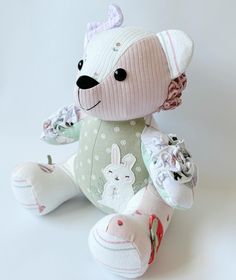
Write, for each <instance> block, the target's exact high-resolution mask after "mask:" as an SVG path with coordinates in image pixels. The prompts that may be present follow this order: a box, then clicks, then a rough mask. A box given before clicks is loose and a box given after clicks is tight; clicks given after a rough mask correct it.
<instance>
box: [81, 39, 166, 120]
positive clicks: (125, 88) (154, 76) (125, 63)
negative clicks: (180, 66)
mask: <svg viewBox="0 0 236 280" xmlns="http://www.w3.org/2000/svg"><path fill="white" fill-rule="evenodd" d="M118 68H123V69H125V70H126V72H127V78H126V79H125V80H124V81H121V82H120V81H117V80H116V79H115V78H114V71H115V70H116V69H118ZM170 82H171V77H170V72H169V69H168V63H167V60H166V57H165V54H164V51H163V49H162V47H161V44H160V42H159V40H158V38H157V37H156V36H155V35H153V36H149V37H147V38H145V39H142V40H140V41H138V42H136V43H134V44H133V45H132V46H131V47H129V48H128V49H127V50H126V52H125V53H124V54H123V55H122V56H121V58H120V59H119V60H118V62H117V64H116V65H115V67H114V69H113V71H111V73H110V74H109V75H108V76H107V77H106V78H105V80H103V81H102V82H101V83H100V84H99V85H97V86H95V87H93V88H91V89H87V90H80V91H79V99H80V105H81V106H82V107H83V108H84V109H88V108H91V107H93V106H94V105H95V104H97V103H98V102H100V103H99V104H98V105H97V106H95V107H94V108H93V109H91V110H89V111H86V110H85V112H86V113H87V114H89V115H92V116H94V117H98V118H99V119H102V120H110V121H112V120H116V121H121V120H129V119H135V118H139V117H143V116H146V115H149V114H151V113H153V112H156V111H159V108H160V107H161V105H162V104H163V103H164V101H165V100H166V98H167V95H168V86H169V84H170Z"/></svg>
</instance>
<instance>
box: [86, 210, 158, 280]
mask: <svg viewBox="0 0 236 280" xmlns="http://www.w3.org/2000/svg"><path fill="white" fill-rule="evenodd" d="M162 236H163V227H162V224H161V222H160V220H159V219H158V218H157V217H156V216H155V215H149V216H148V215H144V214H141V213H140V212H139V211H136V212H135V213H133V214H130V215H121V214H112V215H108V216H106V217H104V218H103V219H101V220H100V221H99V222H98V223H97V224H96V225H95V226H94V227H93V228H92V230H91V232H90V235H89V246H90V250H91V252H92V254H93V256H94V258H95V259H96V260H97V261H98V262H99V263H101V265H103V266H104V267H105V268H107V269H108V270H110V271H112V272H113V273H115V274H117V275H120V276H123V277H126V278H136V277H139V276H141V275H143V274H144V273H145V271H146V270H147V269H148V267H149V265H150V264H151V263H152V262H153V261H154V258H155V255H156V252H157V250H158V248H159V245H160V242H161V239H162Z"/></svg>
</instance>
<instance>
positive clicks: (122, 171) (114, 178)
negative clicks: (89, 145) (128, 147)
mask: <svg viewBox="0 0 236 280" xmlns="http://www.w3.org/2000/svg"><path fill="white" fill-rule="evenodd" d="M135 161H136V159H135V157H134V156H133V155H132V154H127V155H125V156H124V157H123V158H122V160H121V159H120V149H119V147H118V146H117V145H116V144H113V145H112V149H111V164H109V165H108V166H106V167H105V168H104V170H103V174H104V177H105V179H106V181H107V182H109V183H112V184H114V185H116V186H117V187H120V186H121V187H122V186H127V185H132V184H133V183H134V182H135V176H134V173H133V172H132V167H133V165H134V163H135Z"/></svg>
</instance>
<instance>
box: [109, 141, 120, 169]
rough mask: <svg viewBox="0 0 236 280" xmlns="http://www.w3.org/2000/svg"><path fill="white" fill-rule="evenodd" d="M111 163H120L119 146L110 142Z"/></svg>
mask: <svg viewBox="0 0 236 280" xmlns="http://www.w3.org/2000/svg"><path fill="white" fill-rule="evenodd" d="M111 163H112V164H120V148H119V146H118V145H117V144H112V147H111Z"/></svg>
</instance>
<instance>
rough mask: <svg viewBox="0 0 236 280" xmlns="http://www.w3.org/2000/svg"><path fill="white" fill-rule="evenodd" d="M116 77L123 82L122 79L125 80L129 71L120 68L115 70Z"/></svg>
mask: <svg viewBox="0 0 236 280" xmlns="http://www.w3.org/2000/svg"><path fill="white" fill-rule="evenodd" d="M114 77H115V79H116V80H117V81H120V82H121V81H124V80H125V79H126V77H127V73H126V71H125V69H122V68H118V69H116V71H115V72H114Z"/></svg>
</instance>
